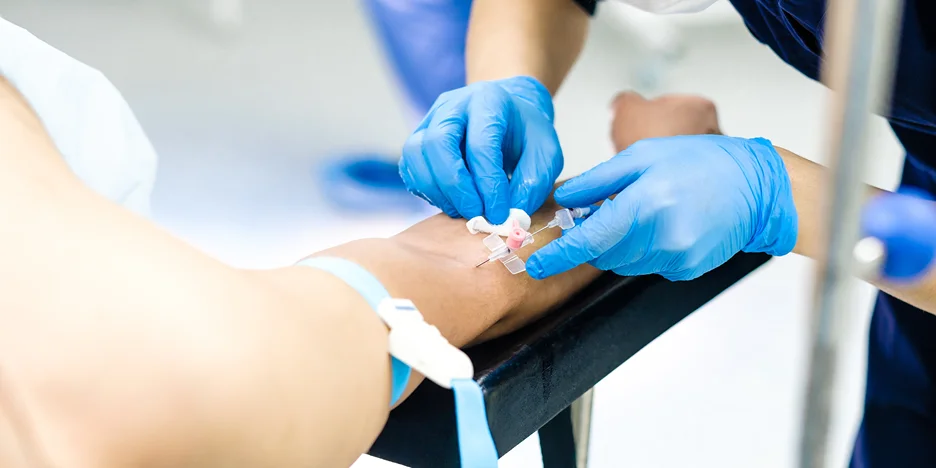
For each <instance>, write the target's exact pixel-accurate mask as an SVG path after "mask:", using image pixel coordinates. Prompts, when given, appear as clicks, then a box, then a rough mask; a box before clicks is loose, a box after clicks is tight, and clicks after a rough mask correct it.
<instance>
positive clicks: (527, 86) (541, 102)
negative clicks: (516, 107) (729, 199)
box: [495, 76, 555, 122]
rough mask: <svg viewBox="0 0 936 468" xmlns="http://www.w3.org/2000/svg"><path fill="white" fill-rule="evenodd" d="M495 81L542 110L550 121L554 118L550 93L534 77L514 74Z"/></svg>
mask: <svg viewBox="0 0 936 468" xmlns="http://www.w3.org/2000/svg"><path fill="white" fill-rule="evenodd" d="M495 83H497V84H498V85H499V86H500V87H501V88H504V90H506V91H507V92H508V93H510V94H513V95H515V96H518V97H519V98H521V99H523V100H525V101H527V102H529V103H530V104H532V105H533V106H534V107H536V108H537V109H540V110H542V111H543V114H544V115H546V118H547V119H549V121H550V122H552V121H553V119H554V118H555V110H554V109H553V101H552V95H551V94H549V90H548V89H546V86H544V85H543V83H540V82H539V80H537V79H536V78H533V77H532V76H515V77H513V78H506V79H503V80H497V81H495Z"/></svg>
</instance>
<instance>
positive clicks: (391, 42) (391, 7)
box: [364, 0, 471, 117]
mask: <svg viewBox="0 0 936 468" xmlns="http://www.w3.org/2000/svg"><path fill="white" fill-rule="evenodd" d="M364 6H365V7H366V8H367V11H368V12H369V13H370V18H371V21H372V22H373V23H374V27H375V29H376V30H377V34H378V35H379V38H380V43H381V45H382V46H383V49H384V51H385V53H386V54H387V57H388V59H389V63H390V65H391V67H392V68H393V71H394V72H395V73H396V76H397V80H398V81H399V83H400V85H401V87H402V88H403V91H404V92H405V93H406V96H407V98H408V99H409V102H410V105H411V107H412V108H413V110H414V111H415V112H416V113H417V114H418V115H419V116H420V117H422V116H423V115H424V114H425V113H426V112H428V111H429V108H430V107H431V106H432V103H433V102H434V101H435V100H436V98H438V97H439V95H440V94H442V93H444V92H446V91H451V90H453V89H456V88H461V87H462V86H465V38H466V37H467V35H468V19H469V17H470V16H471V0H364Z"/></svg>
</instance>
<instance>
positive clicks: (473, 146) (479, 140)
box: [465, 84, 530, 224]
mask: <svg viewBox="0 0 936 468" xmlns="http://www.w3.org/2000/svg"><path fill="white" fill-rule="evenodd" d="M514 114H515V111H514V109H513V102H512V101H511V100H510V96H509V95H508V94H507V92H506V91H504V90H503V89H502V88H501V87H500V86H497V85H495V84H489V85H487V86H484V87H482V88H479V90H478V91H476V92H475V93H474V94H473V95H472V96H471V102H470V103H469V104H468V134H467V136H466V138H465V143H466V144H465V156H466V158H465V161H466V162H467V164H468V170H469V171H470V172H471V176H472V178H473V180H474V184H475V187H477V190H478V192H479V194H480V196H481V200H482V202H483V203H484V217H485V218H487V220H488V221H489V222H491V223H492V224H501V223H503V222H504V221H506V220H507V216H508V214H509V209H510V204H509V201H510V199H509V196H510V186H509V182H508V181H507V173H506V172H504V137H505V134H506V133H507V126H508V125H509V121H508V119H510V118H512V117H513V116H514ZM527 213H530V212H529V211H528V212H527Z"/></svg>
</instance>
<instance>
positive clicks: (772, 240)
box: [527, 135, 797, 280]
mask: <svg viewBox="0 0 936 468" xmlns="http://www.w3.org/2000/svg"><path fill="white" fill-rule="evenodd" d="M615 194H616V195H617V196H616V198H614V199H613V200H608V201H605V202H604V204H602V206H601V207H600V208H598V210H597V211H596V212H595V213H594V214H593V215H592V216H591V217H590V218H588V219H586V220H584V221H583V222H582V223H581V224H580V225H579V226H576V227H574V228H572V229H571V230H569V231H567V232H566V233H565V234H564V235H563V236H562V237H561V238H560V239H558V240H556V241H554V242H552V243H551V244H549V245H547V246H545V247H543V248H542V249H540V250H539V251H538V252H536V253H535V254H534V255H533V256H532V257H531V258H530V259H529V261H528V262H527V271H529V273H530V276H532V277H534V278H545V277H547V276H551V275H555V274H557V273H562V272H564V271H566V270H569V269H571V268H573V267H575V266H578V265H580V264H582V263H590V264H591V265H592V266H595V267H596V268H599V269H602V270H611V271H614V272H615V273H617V274H620V275H625V276H636V275H645V274H653V273H656V274H660V275H662V276H664V277H666V278H668V279H671V280H688V279H693V278H696V277H698V276H700V275H702V274H703V273H705V272H707V271H709V270H711V269H713V268H715V267H717V266H719V265H721V264H722V263H724V262H726V261H727V260H728V259H729V258H731V257H732V256H733V255H734V254H736V253H737V252H739V251H742V250H743V251H746V252H766V253H769V254H772V255H784V254H787V253H789V252H790V251H792V250H793V246H794V245H795V244H796V235H797V216H796V209H795V207H794V204H793V194H792V191H791V188H790V180H789V177H788V176H787V174H786V170H785V167H784V163H783V160H782V159H781V157H780V155H779V154H778V153H777V151H776V150H775V149H774V148H773V146H772V145H771V144H770V142H769V141H767V140H764V139H760V138H758V139H744V138H734V137H728V136H722V135H697V136H679V137H670V138H654V139H649V140H642V141H639V142H637V143H635V144H634V145H631V146H630V147H629V148H628V149H626V150H624V151H622V152H621V153H620V154H618V155H617V156H615V157H614V158H612V159H611V160H610V161H607V162H605V163H602V164H600V165H598V166H597V167H595V168H594V169H592V170H590V171H588V172H586V173H584V174H582V175H581V176H579V177H576V178H574V179H572V180H570V181H569V182H567V183H565V184H564V185H562V186H561V187H559V188H558V189H557V190H556V193H555V197H556V201H557V202H558V203H559V204H560V205H563V206H571V207H578V206H587V205H589V204H592V203H595V202H598V201H601V200H605V199H606V198H608V197H610V196H612V195H615Z"/></svg>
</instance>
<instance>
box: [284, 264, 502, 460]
mask: <svg viewBox="0 0 936 468" xmlns="http://www.w3.org/2000/svg"><path fill="white" fill-rule="evenodd" d="M298 265H302V266H307V267H312V268H318V269H320V270H322V271H326V272H328V273H331V274H332V275H335V276H336V277H338V278H339V279H341V280H342V281H344V282H345V283H347V284H348V285H349V286H351V287H352V288H354V289H355V290H357V292H358V293H359V294H360V295H361V296H362V297H364V299H365V300H367V302H368V303H369V304H370V306H371V307H372V308H373V309H374V310H377V308H378V307H379V305H380V303H381V302H382V301H383V300H384V299H387V298H390V293H388V292H387V290H386V289H385V288H384V287H383V285H382V284H380V281H378V280H377V278H374V276H373V275H371V274H370V273H369V272H368V271H367V270H365V269H364V268H362V267H360V266H359V265H357V264H355V263H353V262H350V261H348V260H344V259H341V258H336V257H314V258H308V259H305V260H303V261H301V262H299V263H298ZM409 376H410V367H409V366H407V365H406V364H404V363H403V362H402V361H400V360H398V359H397V358H393V389H392V391H391V404H394V403H396V402H397V400H399V398H400V396H401V395H402V394H403V390H404V389H405V388H406V384H407V382H408V381H409ZM451 384H452V392H453V393H454V394H455V420H456V423H457V426H458V427H457V428H458V451H459V455H460V458H461V466H462V468H497V448H496V447H495V446H494V439H493V438H492V437H491V430H490V428H489V427H488V421H487V412H486V411H485V408H484V393H483V392H482V391H481V387H480V386H479V385H478V383H477V382H475V381H474V380H472V379H454V380H452V382H451Z"/></svg>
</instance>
